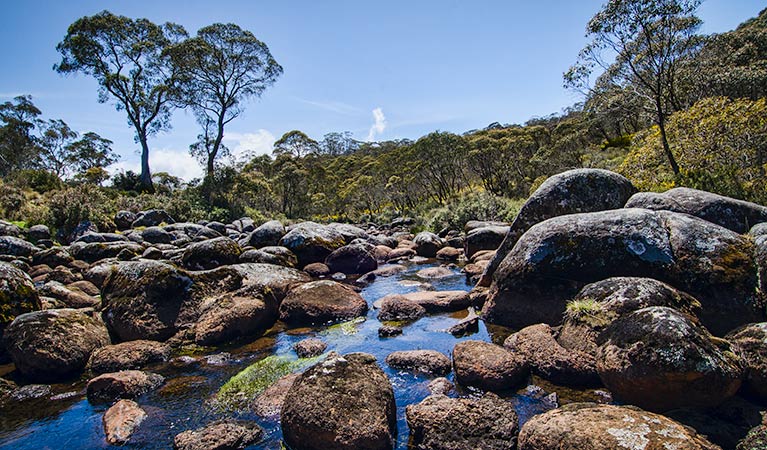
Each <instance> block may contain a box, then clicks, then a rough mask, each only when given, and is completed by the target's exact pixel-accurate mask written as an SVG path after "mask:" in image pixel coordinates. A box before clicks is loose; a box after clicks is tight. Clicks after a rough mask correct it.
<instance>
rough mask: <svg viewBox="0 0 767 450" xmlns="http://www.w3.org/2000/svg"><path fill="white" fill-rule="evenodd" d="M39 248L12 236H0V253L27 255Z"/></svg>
mask: <svg viewBox="0 0 767 450" xmlns="http://www.w3.org/2000/svg"><path fill="white" fill-rule="evenodd" d="M39 250H40V249H39V248H37V247H35V246H34V245H33V244H32V243H31V242H27V241H25V240H24V239H21V238H17V237H13V236H0V255H9V256H25V257H29V256H32V255H34V254H35V253H37V252H38V251H39Z"/></svg>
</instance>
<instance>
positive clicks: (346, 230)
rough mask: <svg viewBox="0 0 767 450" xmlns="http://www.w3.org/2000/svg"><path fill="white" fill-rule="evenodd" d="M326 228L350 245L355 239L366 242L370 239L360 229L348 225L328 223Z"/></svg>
mask: <svg viewBox="0 0 767 450" xmlns="http://www.w3.org/2000/svg"><path fill="white" fill-rule="evenodd" d="M327 227H328V228H330V229H332V230H334V231H336V232H338V233H340V234H341V235H342V236H343V237H344V242H346V243H347V244H351V243H352V241H354V240H355V239H362V240H367V239H368V238H369V237H370V236H368V233H367V232H366V231H365V230H363V229H362V228H360V227H358V226H355V225H351V224H348V223H338V222H333V223H329V224H328V225H327Z"/></svg>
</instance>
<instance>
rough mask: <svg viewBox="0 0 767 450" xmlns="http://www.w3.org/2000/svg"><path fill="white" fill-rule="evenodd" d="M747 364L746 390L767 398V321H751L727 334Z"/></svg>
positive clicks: (736, 351) (760, 397) (761, 397)
mask: <svg viewBox="0 0 767 450" xmlns="http://www.w3.org/2000/svg"><path fill="white" fill-rule="evenodd" d="M726 339H727V340H728V341H730V343H731V344H732V346H733V348H734V349H735V353H737V354H738V356H740V357H741V359H742V360H743V363H744V364H745V366H746V378H745V380H744V388H745V390H746V391H747V392H748V393H749V394H751V395H754V396H756V397H757V398H759V399H760V400H762V401H764V400H767V323H765V322H762V323H751V324H748V325H745V326H743V327H740V328H738V329H736V330H733V331H732V332H731V333H730V334H728V335H727V337H726Z"/></svg>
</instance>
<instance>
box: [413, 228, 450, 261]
mask: <svg viewBox="0 0 767 450" xmlns="http://www.w3.org/2000/svg"><path fill="white" fill-rule="evenodd" d="M413 243H414V244H415V252H416V254H417V255H418V256H424V257H426V258H434V257H436V256H437V252H438V251H439V250H440V249H441V248H442V247H444V246H445V241H443V240H442V238H440V237H439V236H437V235H436V234H434V233H430V232H428V231H422V232H420V233H418V234H417V235H416V236H415V238H413Z"/></svg>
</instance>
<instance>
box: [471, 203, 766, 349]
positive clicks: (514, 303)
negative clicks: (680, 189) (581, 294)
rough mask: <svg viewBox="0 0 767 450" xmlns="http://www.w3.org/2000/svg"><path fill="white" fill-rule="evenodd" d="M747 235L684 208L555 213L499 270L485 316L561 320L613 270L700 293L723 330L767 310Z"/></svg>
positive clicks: (514, 322)
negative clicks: (682, 210)
mask: <svg viewBox="0 0 767 450" xmlns="http://www.w3.org/2000/svg"><path fill="white" fill-rule="evenodd" d="M753 254H754V247H753V243H752V242H751V240H750V239H749V238H748V237H745V236H742V235H739V234H737V233H735V232H733V231H730V230H728V229H726V228H723V227H720V226H718V225H715V224H712V223H710V222H706V221H704V220H702V219H698V218H696V217H692V216H689V215H686V214H679V213H673V212H669V211H650V210H646V209H619V210H613V211H603V212H596V213H587V214H571V215H568V216H561V217H555V218H553V219H549V220H547V221H545V222H542V223H539V224H538V225H535V226H533V227H532V228H531V229H530V230H528V231H527V232H526V233H525V234H524V235H523V236H522V237H521V238H520V239H519V241H518V242H517V244H516V245H515V246H514V248H513V249H512V250H511V251H510V252H509V253H508V255H507V256H506V258H504V260H503V263H502V264H501V265H500V266H499V268H498V270H497V271H496V273H495V275H494V281H493V285H492V286H491V290H490V294H489V296H488V300H487V302H486V303H485V305H484V308H483V314H484V316H485V320H487V321H489V322H491V323H497V324H502V325H506V326H510V327H512V328H522V327H525V326H528V325H532V324H535V323H548V324H551V325H555V324H559V323H560V321H561V319H562V313H563V312H564V311H565V304H566V303H567V301H568V300H569V299H571V298H573V297H574V296H575V295H576V294H577V293H578V291H579V290H580V289H581V288H582V287H584V286H585V285H586V284H589V283H592V282H595V281H599V280H603V279H605V278H609V277H614V276H639V277H649V278H655V279H658V280H661V281H665V282H667V283H669V284H670V285H672V286H674V287H675V288H677V289H681V290H683V291H685V292H688V293H690V294H691V295H693V296H694V297H695V298H697V299H698V300H699V301H700V303H701V305H702V306H703V310H702V312H701V314H700V319H701V321H702V323H703V324H704V325H705V326H706V327H707V328H709V329H710V330H711V331H712V332H714V333H715V334H717V335H724V334H725V333H727V332H728V331H730V330H732V329H733V328H735V327H737V326H739V325H742V324H744V323H749V322H758V321H760V320H761V319H762V318H763V317H764V311H763V309H762V308H760V307H759V306H758V305H759V301H758V299H757V293H756V286H757V275H756V266H755V263H754V256H753Z"/></svg>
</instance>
